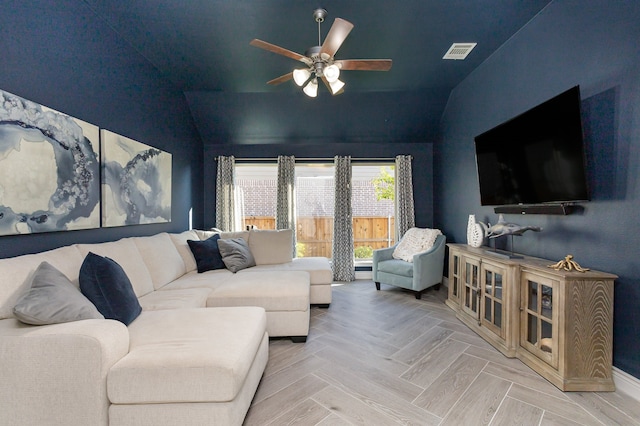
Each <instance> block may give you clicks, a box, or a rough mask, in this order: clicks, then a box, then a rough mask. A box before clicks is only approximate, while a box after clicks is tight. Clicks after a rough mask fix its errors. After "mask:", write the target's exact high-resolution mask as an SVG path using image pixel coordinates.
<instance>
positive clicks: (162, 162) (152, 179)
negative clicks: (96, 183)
mask: <svg viewBox="0 0 640 426" xmlns="http://www.w3.org/2000/svg"><path fill="white" fill-rule="evenodd" d="M101 136H102V145H101V146H102V154H101V155H102V226H124V225H141V224H145V223H161V222H171V154H169V153H168V152H165V151H161V150H159V149H156V148H152V147H150V146H148V145H145V144H143V143H140V142H137V141H135V140H133V139H129V138H126V137H124V136H121V135H118V134H116V133H113V132H110V131H108V130H104V129H103V130H101Z"/></svg>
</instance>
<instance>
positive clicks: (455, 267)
mask: <svg viewBox="0 0 640 426" xmlns="http://www.w3.org/2000/svg"><path fill="white" fill-rule="evenodd" d="M460 267H461V265H460V255H459V254H458V253H452V254H451V259H450V263H449V299H452V300H453V301H454V302H455V303H458V304H459V303H460V281H461V279H460Z"/></svg>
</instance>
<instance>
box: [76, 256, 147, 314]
mask: <svg viewBox="0 0 640 426" xmlns="http://www.w3.org/2000/svg"><path fill="white" fill-rule="evenodd" d="M80 290H81V291H82V294H84V295H85V296H87V298H88V299H89V300H91V302H93V304H94V305H95V306H96V308H98V311H100V313H101V314H102V315H104V317H105V318H107V319H115V320H118V321H120V322H122V323H123V324H125V325H129V324H131V322H132V321H133V320H134V319H136V318H137V317H138V315H140V312H141V311H142V308H141V307H140V303H139V302H138V298H137V297H136V295H135V293H134V292H133V287H132V286H131V282H130V281H129V278H128V277H127V274H126V273H125V272H124V270H123V269H122V267H121V266H120V265H118V263H117V262H115V261H114V260H113V259H109V258H108V257H102V256H98V255H97V254H95V253H91V252H90V253H89V254H87V257H86V258H85V260H84V262H82V267H81V268H80Z"/></svg>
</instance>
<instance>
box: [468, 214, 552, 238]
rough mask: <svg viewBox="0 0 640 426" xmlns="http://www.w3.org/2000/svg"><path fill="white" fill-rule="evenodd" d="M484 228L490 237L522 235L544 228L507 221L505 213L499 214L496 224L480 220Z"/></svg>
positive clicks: (486, 234)
mask: <svg viewBox="0 0 640 426" xmlns="http://www.w3.org/2000/svg"><path fill="white" fill-rule="evenodd" d="M478 223H480V224H481V225H482V227H483V228H484V235H485V236H486V237H489V238H497V237H502V236H504V235H522V234H524V233H525V232H527V231H535V232H540V231H542V228H540V227H539V226H520V225H517V224H515V223H507V222H506V221H505V220H504V216H503V215H499V216H498V223H496V224H495V225H491V224H490V223H489V224H488V225H485V224H483V223H482V222H478Z"/></svg>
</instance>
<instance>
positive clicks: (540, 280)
mask: <svg viewBox="0 0 640 426" xmlns="http://www.w3.org/2000/svg"><path fill="white" fill-rule="evenodd" d="M521 285H522V287H521V290H520V291H521V293H520V294H521V299H522V300H521V317H520V346H522V347H524V348H525V349H527V350H528V351H529V352H532V353H534V354H535V355H536V356H537V357H538V358H540V359H543V360H544V361H545V362H547V363H548V364H550V365H552V366H553V367H555V368H557V367H558V350H557V348H558V312H557V311H558V307H557V306H554V298H556V299H557V293H558V284H557V283H556V282H555V281H552V280H549V279H546V278H544V277H540V276H537V275H533V274H531V273H523V274H522V283H521ZM555 302H556V303H557V300H555Z"/></svg>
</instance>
